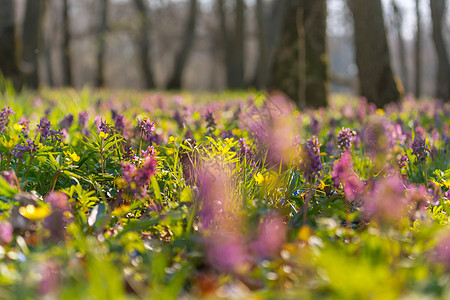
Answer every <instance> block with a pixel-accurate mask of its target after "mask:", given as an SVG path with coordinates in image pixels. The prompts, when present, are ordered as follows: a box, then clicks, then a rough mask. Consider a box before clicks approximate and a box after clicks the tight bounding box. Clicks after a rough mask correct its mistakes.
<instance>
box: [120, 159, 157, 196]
mask: <svg viewBox="0 0 450 300" xmlns="http://www.w3.org/2000/svg"><path fill="white" fill-rule="evenodd" d="M156 167H157V162H156V159H155V158H154V157H153V156H152V155H149V156H147V157H145V158H144V160H143V161H142V163H141V164H140V166H136V164H134V163H129V162H125V163H122V178H123V179H124V180H125V182H126V184H127V188H128V189H129V190H130V191H131V192H132V194H133V195H134V196H136V197H139V198H143V197H145V195H146V186H147V185H148V183H149V181H150V177H151V176H153V175H154V174H155V173H156Z"/></svg>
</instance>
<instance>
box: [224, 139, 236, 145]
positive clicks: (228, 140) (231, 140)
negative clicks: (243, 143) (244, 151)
mask: <svg viewBox="0 0 450 300" xmlns="http://www.w3.org/2000/svg"><path fill="white" fill-rule="evenodd" d="M233 141H234V138H226V139H225V143H227V145H230V144H231V143H233Z"/></svg>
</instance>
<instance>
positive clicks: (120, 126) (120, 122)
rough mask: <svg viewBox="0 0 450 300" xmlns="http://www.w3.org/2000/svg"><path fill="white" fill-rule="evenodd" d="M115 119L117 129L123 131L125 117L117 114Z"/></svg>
mask: <svg viewBox="0 0 450 300" xmlns="http://www.w3.org/2000/svg"><path fill="white" fill-rule="evenodd" d="M113 119H114V127H115V128H116V130H117V131H119V132H121V133H123V132H124V130H125V117H124V116H123V115H119V114H116V115H115V116H114V118H113Z"/></svg>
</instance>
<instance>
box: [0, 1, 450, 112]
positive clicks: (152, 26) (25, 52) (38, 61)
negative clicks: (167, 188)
mask: <svg viewBox="0 0 450 300" xmlns="http://www.w3.org/2000/svg"><path fill="white" fill-rule="evenodd" d="M377 3H379V5H377ZM0 6H2V7H0V53H1V54H0V69H1V70H2V72H3V74H4V75H5V76H6V77H11V78H12V79H13V80H14V81H15V82H16V83H18V84H19V85H22V84H23V85H26V86H27V87H29V88H37V87H39V86H50V87H61V86H73V87H77V88H78V87H82V86H84V85H89V86H93V87H106V88H130V89H131V88H132V89H155V88H156V89H160V90H163V89H175V90H177V89H187V90H212V91H218V90H223V89H247V88H257V89H270V88H277V89H280V90H282V91H283V92H285V93H287V94H288V95H289V96H290V97H291V98H294V99H296V100H297V101H298V102H308V101H306V100H305V99H302V98H307V99H311V98H321V97H322V98H323V97H324V96H321V93H325V94H328V93H329V92H346V93H357V92H358V91H361V90H363V92H362V94H363V95H364V96H366V97H368V98H369V100H371V99H370V98H371V97H372V96H371V95H370V92H367V91H368V90H369V89H370V88H368V87H367V88H365V87H364V84H363V81H364V79H362V78H361V76H373V75H370V74H365V75H364V72H366V73H371V72H372V71H370V70H374V69H377V68H378V67H379V66H380V68H381V70H379V71H377V70H374V72H375V73H376V72H379V73H380V72H381V73H382V74H383V75H381V76H382V78H384V79H383V80H376V79H371V80H372V81H374V82H375V83H374V84H376V85H378V86H377V87H376V88H377V89H382V86H389V85H390V82H389V79H386V78H387V77H389V74H388V73H389V72H391V73H392V74H393V75H392V77H393V80H394V81H395V85H396V87H395V88H396V89H397V90H398V92H399V94H400V95H401V94H407V93H411V94H414V95H416V96H431V97H435V96H436V97H440V98H445V99H448V98H450V88H449V86H450V84H449V82H450V65H449V59H448V52H449V51H448V49H449V45H450V27H449V25H450V24H449V23H450V22H449V14H448V13H447V9H446V8H447V3H446V0H383V1H381V0H347V1H346V0H328V1H325V0H1V1H0ZM372 19H373V20H372ZM380 21H381V23H380ZM383 23H384V25H385V26H384V27H385V28H379V24H383ZM12 26H13V27H14V28H11V27H12ZM377 26H378V28H377ZM355 28H358V30H359V31H360V32H359V33H358V31H357V30H356V31H355ZM11 30H12V31H11ZM374 32H375V33H374ZM11 36H12V37H13V38H14V43H13V45H12V44H11V43H8V42H7V41H8V38H9V41H11ZM371 37H372V39H371ZM384 39H385V40H386V41H387V45H385V41H384ZM358 45H359V46H358ZM355 46H356V47H355ZM358 47H359V48H361V53H363V52H364V51H365V53H366V54H365V58H364V55H363V54H362V56H361V58H360V59H359V61H358V55H357V53H358V52H357V48H358ZM364 47H365V48H368V49H365V50H364ZM8 48H10V49H8ZM370 51H372V52H370ZM368 57H369V59H368ZM364 60H365V61H366V62H365V63H366V64H368V65H369V66H368V67H366V68H365V70H366V71H364V70H363V69H364V67H363V66H362V65H361V64H364ZM12 62H15V63H16V66H14V65H11V64H12ZM370 63H372V66H370ZM380 68H378V69H380ZM388 68H389V69H390V70H388V71H387V69H388ZM358 70H359V72H358ZM367 70H369V71H367ZM358 74H359V75H360V76H359V77H358ZM386 74H388V75H386ZM375 75H376V74H375ZM386 76H387V77H386ZM315 81H318V82H319V81H320V85H321V87H313V90H312V91H309V89H310V86H311V85H314V82H315ZM290 89H291V90H290ZM320 89H321V90H320ZM364 90H366V92H364ZM373 97H375V98H376V97H378V98H379V97H382V96H379V95H376V96H373ZM386 97H387V98H388V100H393V98H395V97H398V96H392V95H391V96H386ZM372 100H373V99H372ZM321 101H322V100H321V99H316V100H314V103H317V105H315V106H320V103H321Z"/></svg>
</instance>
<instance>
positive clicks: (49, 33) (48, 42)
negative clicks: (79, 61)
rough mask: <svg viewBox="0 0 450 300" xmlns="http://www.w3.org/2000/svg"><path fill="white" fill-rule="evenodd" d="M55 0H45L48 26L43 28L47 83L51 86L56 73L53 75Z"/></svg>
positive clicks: (44, 16) (44, 15) (44, 19)
mask: <svg viewBox="0 0 450 300" xmlns="http://www.w3.org/2000/svg"><path fill="white" fill-rule="evenodd" d="M52 4H53V1H52V0H45V6H46V8H45V13H44V14H43V21H45V22H44V24H45V25H46V26H44V28H43V29H42V34H41V36H42V44H43V47H42V48H43V52H44V61H45V69H46V74H47V84H48V85H49V86H54V84H55V81H54V75H53V66H52V41H53V36H54V28H55V27H56V26H53V25H54V24H53V22H54V20H55V19H54V18H52V16H53V14H54V11H53V5H52Z"/></svg>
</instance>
